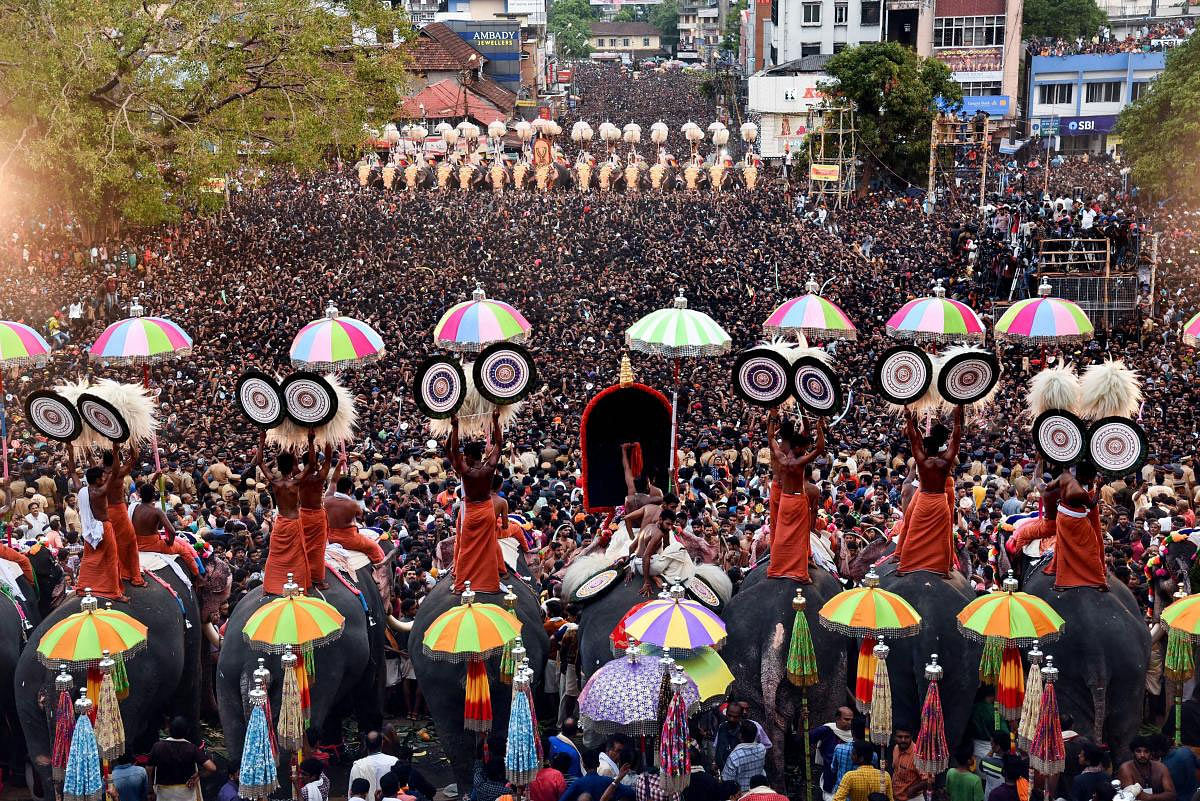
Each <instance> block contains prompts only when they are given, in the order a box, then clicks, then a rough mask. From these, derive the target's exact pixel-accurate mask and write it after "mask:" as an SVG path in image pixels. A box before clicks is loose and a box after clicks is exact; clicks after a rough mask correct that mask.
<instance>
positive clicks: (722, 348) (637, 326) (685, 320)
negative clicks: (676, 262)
mask: <svg viewBox="0 0 1200 801" xmlns="http://www.w3.org/2000/svg"><path fill="white" fill-rule="evenodd" d="M625 344H626V345H628V346H629V347H630V348H632V349H633V350H636V351H641V352H642V353H652V354H655V355H658V356H666V357H668V358H673V359H677V358H681V357H684V356H720V355H721V354H723V353H728V352H729V349H730V347H731V346H732V344H733V340H731V339H730V338H729V334H727V333H725V329H723V328H721V326H719V325H717V321H716V320H714V319H713V318H711V317H709V316H708V315H707V314H705V313H704V312H701V311H696V310H695V309H689V308H688V307H687V298H685V297H683V296H682V295H681V296H679V297H677V298H675V302H674V303H673V304H672V305H671V307H670V308H667V309H659V310H658V311H652V312H650V313H649V314H647V315H646V316H645V317H643V318H642V319H640V320H638V321H637V322H636V323H634V324H633V325H631V326H629V328H628V329H627V330H626V331H625Z"/></svg>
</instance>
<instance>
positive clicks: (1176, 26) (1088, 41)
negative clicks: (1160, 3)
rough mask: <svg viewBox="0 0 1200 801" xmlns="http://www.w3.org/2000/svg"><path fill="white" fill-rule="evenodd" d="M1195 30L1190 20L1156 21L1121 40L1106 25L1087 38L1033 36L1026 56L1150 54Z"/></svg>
mask: <svg viewBox="0 0 1200 801" xmlns="http://www.w3.org/2000/svg"><path fill="white" fill-rule="evenodd" d="M1195 30H1196V20H1195V18H1194V17H1190V16H1189V17H1180V18H1179V19H1175V20H1167V21H1159V22H1154V23H1153V24H1146V25H1141V26H1139V27H1138V28H1136V29H1134V30H1131V31H1129V32H1128V33H1126V34H1125V35H1124V36H1118V35H1116V34H1114V33H1113V32H1112V29H1111V28H1109V27H1108V26H1107V25H1105V26H1101V28H1100V29H1099V30H1098V31H1097V32H1096V33H1095V34H1093V35H1092V36H1091V37H1086V36H1076V37H1075V38H1074V39H1064V38H1060V37H1053V36H1035V37H1031V38H1030V39H1029V41H1028V44H1027V47H1028V50H1029V54H1030V55H1033V56H1078V55H1083V54H1086V53H1099V54H1110V53H1153V52H1155V51H1162V50H1169V49H1170V48H1172V47H1176V46H1178V45H1180V44H1183V42H1184V41H1185V40H1186V39H1187V38H1188V37H1189V36H1191V35H1192V33H1193V32H1194V31H1195Z"/></svg>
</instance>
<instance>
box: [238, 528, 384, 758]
mask: <svg viewBox="0 0 1200 801" xmlns="http://www.w3.org/2000/svg"><path fill="white" fill-rule="evenodd" d="M394 553H395V552H393V554H394ZM393 554H389V556H388V559H386V560H385V561H384V562H383V563H382V564H381V565H379V566H376V567H375V568H372V567H371V566H370V565H364V566H359V565H360V563H361V561H362V560H358V561H355V562H353V564H351V566H350V567H351V568H353V569H354V573H353V580H350V579H348V578H347V574H348V572H349V571H348V570H345V569H343V570H341V571H339V572H335V571H334V570H333V569H332V568H328V569H327V571H326V575H327V581H328V584H329V589H327V590H323V591H322V595H323V597H324V599H325V600H326V601H327V602H329V603H330V604H332V605H333V607H334V608H335V609H337V611H338V612H340V613H341V614H342V616H343V617H344V618H345V624H344V628H343V630H342V633H341V636H340V637H338V639H337V640H336V642H334V643H331V644H328V645H323V646H318V647H316V648H314V649H313V652H312V653H313V664H314V665H315V674H316V675H315V676H311V675H310V677H309V679H310V681H311V682H312V684H311V687H312V689H311V706H310V712H309V719H310V721H311V726H312V728H314V729H316V730H317V731H318V732H320V733H321V739H322V741H323V742H326V743H328V742H334V743H340V742H341V724H342V720H343V719H344V718H345V717H347V716H349V715H353V716H354V717H355V718H356V720H357V721H358V728H359V731H363V732H366V731H369V730H371V729H375V728H378V727H379V725H380V724H381V723H382V715H383V711H382V710H383V688H384V678H385V667H384V639H385V635H384V627H385V625H386V620H387V618H386V613H387V606H386V605H385V603H384V598H383V597H382V596H381V595H380V589H379V588H380V582H378V581H377V577H378V576H380V575H390V571H391V570H392V558H393ZM357 557H358V555H357V554H352V558H354V559H357ZM383 586H384V588H385V589H389V588H390V586H391V585H390V581H385V582H384V583H383ZM275 597H276V596H270V595H264V593H263V591H262V588H261V587H258V588H256V589H253V590H251V591H250V592H249V593H247V594H246V595H245V596H244V597H243V598H242V600H240V601H238V605H237V607H236V608H234V610H233V613H232V614H231V615H230V616H229V622H228V624H227V626H226V631H227V635H226V638H225V644H224V646H223V647H222V648H221V655H220V657H219V658H218V660H217V682H216V683H217V706H218V708H219V711H220V715H221V728H222V730H224V732H225V742H226V746H227V748H228V750H229V753H230V755H232V756H233V757H234V758H235V759H236V758H238V755H240V754H241V753H242V745H243V738H244V737H245V733H246V723H247V721H248V720H249V716H250V705H249V700H248V699H249V695H248V694H249V692H250V690H252V689H253V688H254V671H255V669H256V668H257V667H258V659H259V658H260V657H263V656H265V654H264V653H263V652H261V651H259V650H256V649H254V648H252V647H251V646H250V644H249V643H248V642H246V640H245V638H244V637H243V636H242V630H243V628H244V627H245V625H246V621H247V620H248V619H249V618H250V616H251V615H252V614H254V612H255V611H256V610H258V609H259V607H261V606H263V604H265V603H268V602H269V601H271V600H272V599H273V598H275ZM265 667H266V668H267V669H268V670H270V672H271V681H270V687H269V688H268V696H269V699H270V704H271V710H272V718H271V719H272V720H279V704H280V694H281V691H282V689H283V678H282V675H283V674H282V670H281V668H280V656H278V655H273V656H270V657H268V658H267V659H266V661H265Z"/></svg>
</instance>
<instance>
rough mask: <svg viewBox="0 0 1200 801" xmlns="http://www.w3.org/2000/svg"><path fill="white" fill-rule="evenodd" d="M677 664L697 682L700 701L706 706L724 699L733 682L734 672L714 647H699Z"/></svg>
mask: <svg viewBox="0 0 1200 801" xmlns="http://www.w3.org/2000/svg"><path fill="white" fill-rule="evenodd" d="M676 664H678V665H679V667H681V668H683V672H684V673H685V674H687V677H688V678H689V679H691V680H692V681H693V682H694V683H695V684H696V691H697V693H698V694H699V696H700V701H701V703H702V704H704V705H706V706H708V705H711V704H713V703H714V702H717V701H722V700H724V698H725V694H726V693H727V692H728V691H729V685H730V684H733V672H732V671H730V669H729V666H728V665H726V664H725V660H724V659H722V658H721V655H720V654H718V653H717V652H716V651H714V650H713V649H712V648H708V647H705V648H697V649H696V650H695V651H693V652H692V655H691V656H689V657H686V658H684V659H680V660H678V661H677V662H676Z"/></svg>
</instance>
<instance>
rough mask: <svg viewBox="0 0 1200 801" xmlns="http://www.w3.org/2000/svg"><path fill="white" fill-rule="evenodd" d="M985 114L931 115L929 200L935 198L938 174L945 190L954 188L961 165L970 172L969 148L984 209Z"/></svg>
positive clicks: (985, 181) (987, 130) (981, 208)
mask: <svg viewBox="0 0 1200 801" xmlns="http://www.w3.org/2000/svg"><path fill="white" fill-rule="evenodd" d="M990 137H991V131H990V130H989V123H988V117H987V115H986V114H979V115H976V116H975V117H972V118H969V119H968V118H965V117H957V116H955V115H953V114H938V115H937V116H935V117H934V118H933V128H932V130H931V131H930V134H929V187H928V189H927V191H928V193H929V194H928V195H927V197H928V198H929V201H930V202H931V203H936V202H937V187H938V180H939V178H940V179H941V180H942V181H943V182H944V183H945V184H946V187H947V190H948V191H949V192H951V193H953V192H954V187H955V184H954V178H955V175H956V173H957V172H958V171H959V169H960V166H961V167H962V168H964V169H966V170H969V171H971V172H973V171H974V169H975V167H974V165H970V164H968V161H969V156H968V154H969V153H971V152H972V151H973V152H974V153H975V158H976V159H977V160H978V162H979V167H978V169H979V210H980V213H981V214H982V213H983V206H984V198H985V196H986V193H985V192H984V187H986V186H987V163H988V150H989V148H988V142H989V141H990Z"/></svg>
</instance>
